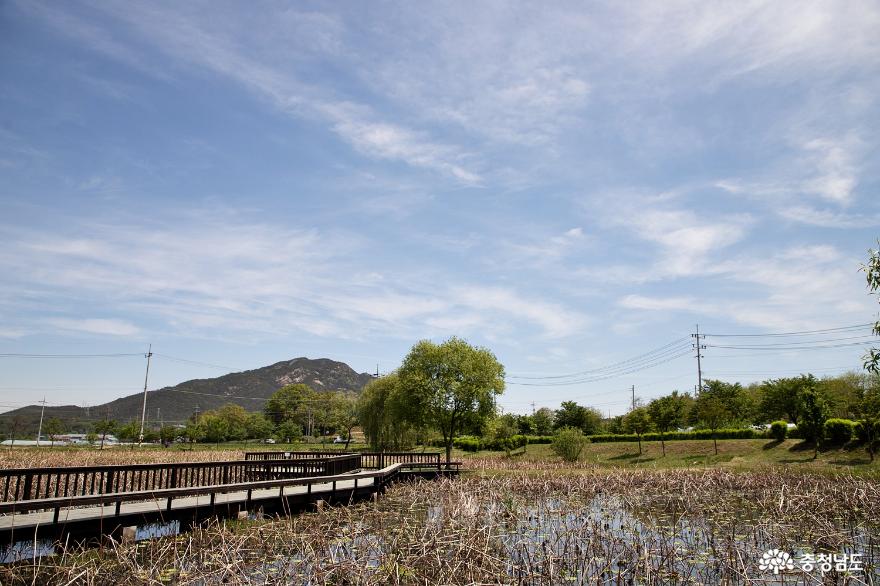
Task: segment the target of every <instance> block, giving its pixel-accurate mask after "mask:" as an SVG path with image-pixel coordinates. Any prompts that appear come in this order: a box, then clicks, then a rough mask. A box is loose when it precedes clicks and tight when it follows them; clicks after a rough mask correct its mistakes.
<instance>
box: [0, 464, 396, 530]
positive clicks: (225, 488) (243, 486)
mask: <svg viewBox="0 0 880 586" xmlns="http://www.w3.org/2000/svg"><path fill="white" fill-rule="evenodd" d="M403 467H404V465H402V464H394V465H392V466H388V467H386V468H383V469H382V470H377V471H371V472H356V473H350V474H339V475H335V476H333V477H332V478H327V477H324V476H313V477H307V478H282V479H273V480H260V481H249V482H239V483H231V484H223V485H210V486H194V487H182V488H165V489H156V490H146V491H130V492H120V493H108V494H95V495H82V496H68V497H52V498H40V499H34V500H23V501H18V502H4V503H0V514H22V513H27V512H31V511H42V510H53V509H54V511H55V516H54V521H53V522H55V523H58V521H59V514H60V511H61V509H67V508H73V507H84V506H88V505H103V506H107V505H113V504H115V505H116V513H115V514H116V516H119V515H120V513H121V512H122V511H121V507H122V504H123V503H126V502H135V501H166V505H165V508H166V510H171V507H172V502H173V500H174V499H177V498H186V497H192V496H201V495H210V497H211V499H210V503H209V506H211V505H214V503H215V502H216V497H217V496H218V495H222V494H230V493H236V492H238V493H242V492H246V495H247V496H246V499H245V501H244V503H245V504H246V505H249V504H250V501H251V497H252V495H253V492H254V491H255V490H261V489H267V488H279V489H281V491H282V492H279V494H278V496H279V497H281V496H283V489H284V488H285V487H290V486H305V487H307V492H306V494H308V495H311V494H319V492H318V491H317V490H316V491H313V490H312V487H313V486H314V485H319V486H320V485H328V484H330V485H332V490H330V491H327V490H326V489H324V490H323V492H331V493H333V492H336V490H337V483H340V482H344V481H353V488H352V490H358V488H359V486H358V483H359V482H363V481H364V480H370V481H371V485H370V488H371V490H372V491H378V490H381V489H383V488H384V487H385V486H387V485H388V484H389V483H390V482H391V481H393V480H394V479H395V478H396V477H397V476H398V475H399V473H400V471H401V469H402V468H403ZM360 486H361V487H364V484H361V485H360ZM341 490H345V489H341Z"/></svg>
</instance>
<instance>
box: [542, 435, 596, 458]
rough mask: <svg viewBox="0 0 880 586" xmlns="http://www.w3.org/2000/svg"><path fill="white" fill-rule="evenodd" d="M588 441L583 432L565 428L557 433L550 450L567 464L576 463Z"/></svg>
mask: <svg viewBox="0 0 880 586" xmlns="http://www.w3.org/2000/svg"><path fill="white" fill-rule="evenodd" d="M588 441H589V440H587V437H586V436H585V435H584V433H583V432H582V431H581V430H579V429H575V428H572V427H564V428H562V429H560V430H559V431H557V432H556V436H555V437H554V438H553V443H552V444H550V449H551V450H552V451H553V453H554V454H556V455H557V456H559V457H560V458H562V459H563V460H565V461H566V462H576V461H577V459H578V458H579V457H580V455H581V452H583V451H584V446H585V445H586V444H587V442H588Z"/></svg>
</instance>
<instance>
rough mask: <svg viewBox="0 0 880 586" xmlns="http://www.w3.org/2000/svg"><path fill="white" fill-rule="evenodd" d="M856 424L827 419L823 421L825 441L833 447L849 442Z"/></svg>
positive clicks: (843, 420) (845, 420)
mask: <svg viewBox="0 0 880 586" xmlns="http://www.w3.org/2000/svg"><path fill="white" fill-rule="evenodd" d="M855 426H856V422H855V421H851V420H849V419H827V420H826V421H825V440H826V441H827V442H828V443H829V444H831V445H835V446H841V445H843V444H845V443H847V442H849V441H850V440H851V439H852V438H853V435H854V433H853V432H854V431H855Z"/></svg>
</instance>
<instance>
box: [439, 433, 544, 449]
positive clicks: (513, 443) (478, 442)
mask: <svg viewBox="0 0 880 586" xmlns="http://www.w3.org/2000/svg"><path fill="white" fill-rule="evenodd" d="M535 437H539V438H541V439H542V440H543V439H544V438H543V437H541V436H535ZM551 441H553V438H552V437H550V438H549V441H540V442H532V441H531V437H528V436H524V435H514V436H512V437H509V438H504V439H500V438H487V437H477V436H473V435H463V436H459V437H457V438H455V439H454V440H452V445H453V447H455V448H457V449H459V450H462V451H465V452H479V451H480V450H492V451H497V452H501V451H507V450H515V449H517V448H521V447H523V446H525V445H526V444H529V443H550V442H551ZM431 445H433V446H437V447H442V446H443V440H442V439H436V440H434V441H432V442H431Z"/></svg>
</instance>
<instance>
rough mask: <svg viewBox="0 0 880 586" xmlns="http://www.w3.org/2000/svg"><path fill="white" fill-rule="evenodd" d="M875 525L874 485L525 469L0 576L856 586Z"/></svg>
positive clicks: (873, 545)
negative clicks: (780, 573) (769, 563)
mask: <svg viewBox="0 0 880 586" xmlns="http://www.w3.org/2000/svg"><path fill="white" fill-rule="evenodd" d="M502 460H503V459H501V458H498V459H486V460H483V461H481V462H480V464H482V465H484V466H487V467H489V466H492V465H493V463H499V462H501V461H502ZM517 468H518V469H517ZM878 519H880V489H878V486H877V484H876V482H873V481H871V480H868V479H862V478H858V477H853V476H849V475H834V476H831V475H820V474H804V473H799V472H791V471H780V470H778V469H776V470H774V469H766V470H758V471H752V472H741V471H739V472H737V471H728V470H722V469H717V468H716V469H705V470H693V469H677V470H643V469H631V468H614V469H608V468H595V467H590V466H586V465H585V466H583V467H581V468H579V469H577V470H573V469H568V470H566V469H564V468H563V467H562V466H558V465H555V464H551V465H548V466H547V467H544V468H542V467H541V466H540V465H539V464H538V463H535V462H531V463H528V462H523V463H522V464H521V465H519V466H511V467H508V469H501V467H496V469H495V470H491V469H487V470H486V471H485V472H484V473H482V474H479V475H477V474H474V475H469V476H465V477H462V478H460V479H454V480H442V481H437V482H420V483H413V484H409V483H401V484H398V485H395V486H394V487H393V488H392V489H390V490H389V491H388V492H387V494H386V495H385V496H384V497H383V498H381V499H379V500H378V501H377V502H368V503H360V504H355V505H352V506H346V507H336V508H328V509H324V510H322V511H318V512H314V513H307V514H302V515H297V516H292V517H290V518H285V519H275V520H259V521H249V522H243V523H242V522H234V523H227V524H216V523H215V524H212V525H209V526H206V527H202V528H199V529H197V530H195V531H193V532H190V533H186V534H183V535H177V536H171V537H165V538H160V539H154V540H150V541H144V542H140V543H126V544H119V543H111V544H109V545H105V547H103V548H99V549H92V550H89V551H83V552H67V553H64V554H59V555H55V556H52V557H48V558H43V559H37V560H34V561H24V562H21V563H19V564H16V565H11V566H6V567H3V568H2V569H0V581H2V583H4V584H15V583H17V584H30V583H34V582H36V583H61V584H64V583H68V582H71V581H72V582H73V583H81V584H107V583H123V582H124V583H137V584H160V583H170V584H229V583H232V584H250V583H253V584H263V583H270V584H388V583H392V584H425V583H429V584H434V583H444V584H473V583H491V584H495V583H511V584H551V583H552V584H631V583H639V584H719V583H728V584H749V583H763V580H765V579H768V580H769V579H772V578H774V577H773V575H772V573H771V574H770V575H769V576H768V575H767V574H766V573H765V572H761V571H760V570H759V569H758V563H759V561H760V557H761V554H762V553H763V552H764V551H766V550H767V549H770V548H779V549H782V550H784V551H788V552H790V553H791V554H792V555H794V556H797V555H800V554H802V553H814V552H815V553H821V552H832V553H838V552H857V553H860V554H862V561H863V567H864V573H853V574H851V575H846V574H844V573H842V572H836V571H831V572H828V573H825V574H822V573H820V572H818V571H814V572H812V573H806V572H799V573H791V574H788V577H787V580H788V581H787V582H784V583H791V584H794V583H797V584H820V583H823V582H822V580H823V579H824V580H825V581H826V582H827V581H831V583H840V584H865V583H871V582H869V580H870V579H871V578H870V577H873V579H874V580H876V579H877V578H878V577H880V574H878V573H877V564H878V562H880V551H878V549H877V548H878V545H880V544H878V540H880V529H878V526H877V520H878ZM775 583H781V582H780V578H779V577H776V578H775Z"/></svg>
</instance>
